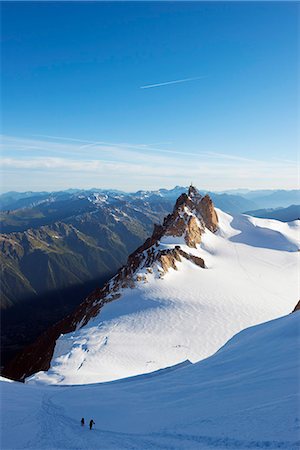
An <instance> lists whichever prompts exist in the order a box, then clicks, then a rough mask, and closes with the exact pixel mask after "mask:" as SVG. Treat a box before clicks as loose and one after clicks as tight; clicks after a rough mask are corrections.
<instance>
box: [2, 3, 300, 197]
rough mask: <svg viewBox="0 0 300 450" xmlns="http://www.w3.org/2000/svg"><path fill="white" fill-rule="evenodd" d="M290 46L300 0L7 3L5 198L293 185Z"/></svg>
mask: <svg viewBox="0 0 300 450" xmlns="http://www.w3.org/2000/svg"><path fill="white" fill-rule="evenodd" d="M297 41H299V4H297V3H289V2H282V3H281V2H276V3H271V2H260V3H255V2H241V3H239V2H222V3H217V2H208V3H206V2H199V3H197V2H191V3H189V2H182V3H181V2H176V3H171V2H168V3H160V2H155V3H151V2H149V3H142V2H141V3H136V2H133V3H126V2H121V3H109V2H108V3H100V2H99V3H97V2H86V3H81V2H80V3H78V2H77V3H70V2H57V3H54V2H49V3H37V2H32V3H27V2H19V3H18V2H8V3H2V116H3V117H2V134H3V137H2V163H3V167H4V171H5V174H4V175H3V177H2V188H1V189H2V191H7V190H19V191H23V190H44V189H45V190H58V189H64V188H70V187H79V188H90V187H99V188H101V187H103V188H109V187H112V188H119V189H123V190H127V191H131V190H137V189H155V188H160V187H172V186H174V185H187V184H188V183H190V182H191V181H192V182H193V183H194V184H195V185H197V186H198V187H199V188H206V189H211V190H222V189H230V188H239V187H243V188H252V189H256V188H287V189H291V188H296V187H297V178H296V175H297V172H296V163H297V139H298V136H297V119H299V117H298V118H297V109H298V108H299V97H298V98H297V95H298V93H297V77H298V76H299V72H298V70H299V67H298V66H299V58H298V54H297V53H298V51H299V48H297ZM175 81H176V82H175ZM169 82H172V83H169Z"/></svg>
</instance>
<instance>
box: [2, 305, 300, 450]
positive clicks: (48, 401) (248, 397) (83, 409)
mask: <svg viewBox="0 0 300 450" xmlns="http://www.w3.org/2000/svg"><path fill="white" fill-rule="evenodd" d="M256 303H258V300H257V299H256ZM299 327H300V312H296V313H293V314H290V315H288V316H286V317H283V318H280V319H277V320H274V321H271V322H268V323H264V324H261V325H259V326H255V327H252V328H249V329H246V330H244V331H242V332H241V333H239V334H238V335H236V336H235V337H234V338H233V339H231V340H230V341H229V342H228V343H227V344H226V345H225V346H224V347H223V348H221V349H220V350H219V351H218V352H217V353H216V354H215V355H214V356H211V357H210V358H208V359H206V360H204V361H200V362H199V363H196V364H193V365H190V364H188V363H186V364H183V365H181V366H177V367H174V368H173V370H165V371H161V372H159V373H156V374H155V373H154V374H148V375H141V376H138V377H133V378H130V379H124V380H119V381H114V382H108V383H102V384H89V385H84V386H78V385H77V386H64V387H63V386H44V385H30V384H21V383H16V382H14V383H6V382H5V381H1V383H0V384H1V405H2V408H3V410H2V418H1V425H2V430H1V439H2V442H1V448H2V449H3V450H12V449H45V448H47V449H72V450H75V449H90V450H93V449H104V450H110V449H115V450H122V449H136V450H144V449H145V450H146V449H147V450H148V449H166V450H167V449H168V450H171V449H173V450H174V449H175V450H176V449H201V450H206V449H207V450H208V449H219V450H222V449H241V450H246V449H286V450H296V449H299V447H300V406H299V405H300V399H299V373H300V363H299V344H300V332H299V331H300V330H299ZM200 344H201V342H198V345H200ZM2 380H3V379H2ZM81 417H85V420H86V423H87V422H88V421H89V420H90V419H91V418H93V419H94V421H95V422H96V425H95V428H94V429H93V430H91V431H90V430H89V429H88V427H87V425H86V426H85V427H81V426H80V419H81Z"/></svg>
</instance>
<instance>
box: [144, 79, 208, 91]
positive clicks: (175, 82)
mask: <svg viewBox="0 0 300 450" xmlns="http://www.w3.org/2000/svg"><path fill="white" fill-rule="evenodd" d="M202 78H206V77H205V76H202V77H193V78H183V79H181V80H173V81H165V82H163V83H156V84H146V85H145V86H140V89H152V88H156V87H160V86H167V85H169V84H177V83H186V82H187V81H195V80H201V79H202Z"/></svg>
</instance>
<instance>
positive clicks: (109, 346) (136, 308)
mask: <svg viewBox="0 0 300 450" xmlns="http://www.w3.org/2000/svg"><path fill="white" fill-rule="evenodd" d="M298 233H299V221H295V222H291V223H282V222H278V221H271V220H265V219H258V218H253V217H250V216H242V215H239V216H235V217H232V216H230V215H228V214H226V213H224V212H222V211H221V210H219V209H216V208H215V207H214V205H213V202H212V200H211V198H210V197H209V196H208V195H206V196H202V195H201V194H200V193H199V192H198V191H197V190H196V189H195V188H194V187H192V186H191V187H190V188H189V191H188V194H186V193H183V194H181V195H180V196H179V198H178V199H177V201H176V203H175V206H174V209H173V211H172V213H171V214H169V215H168V216H166V218H165V219H164V221H163V223H162V224H161V225H157V226H156V227H155V228H154V231H153V234H152V236H151V237H150V238H148V239H147V240H146V241H145V242H144V244H143V245H142V246H140V247H139V248H138V249H137V250H136V251H135V252H133V253H132V254H131V255H130V256H129V258H128V261H127V264H125V265H124V266H123V267H122V268H121V269H120V270H119V271H118V273H117V275H115V276H114V277H113V278H111V280H109V281H108V282H107V283H106V284H105V285H104V287H103V288H102V289H96V290H95V291H94V292H93V293H92V294H90V295H89V296H88V297H87V298H86V300H85V301H84V302H83V303H82V304H81V305H80V306H79V307H78V308H77V310H75V312H74V313H73V314H71V315H70V316H69V317H67V318H66V319H64V320H63V321H62V322H60V323H58V324H57V325H55V326H54V327H52V328H51V329H50V330H48V331H47V332H46V333H45V334H44V335H42V336H41V337H40V338H39V339H38V340H37V341H36V343H35V344H33V346H31V347H29V348H28V349H26V350H25V351H24V353H23V354H22V355H21V356H20V357H18V358H17V359H16V360H15V361H13V362H12V363H11V364H9V365H8V366H7V368H6V372H5V373H6V374H7V375H9V376H11V377H15V378H22V376H23V377H24V376H28V375H30V374H32V373H36V372H38V373H36V374H35V375H34V376H33V377H32V378H31V380H34V381H35V382H39V383H41V382H43V383H44V382H46V383H55V384H57V383H62V384H82V383H95V382H99V381H101V382H103V381H110V380H114V379H119V378H124V377H128V376H133V375H138V374H141V373H147V372H151V371H155V370H159V369H162V368H164V367H167V366H171V365H174V364H178V363H181V362H183V361H185V360H187V359H188V360H190V361H192V362H196V361H198V360H200V359H203V358H206V357H208V356H210V355H212V354H213V353H214V352H215V351H216V350H217V349H218V348H220V346H222V345H223V344H224V343H225V342H226V341H227V340H228V339H230V338H231V337H232V336H233V335H234V334H235V333H237V332H239V331H240V330H242V329H243V328H245V327H247V326H251V325H255V324H257V323H260V322H263V321H267V320H271V319H274V318H276V317H279V316H282V315H284V314H287V313H288V312H290V311H291V310H292V309H293V308H294V306H295V304H296V302H297V296H298V290H297V283H296V281H297V262H296V261H297V259H296V258H297V256H298V244H297V234H298ZM216 280H217V282H216ZM199 343H201V345H199ZM40 370H43V371H42V372H39V371H40Z"/></svg>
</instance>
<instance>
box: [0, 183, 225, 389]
mask: <svg viewBox="0 0 300 450" xmlns="http://www.w3.org/2000/svg"><path fill="white" fill-rule="evenodd" d="M217 227H218V217H217V214H216V211H215V209H214V206H213V203H212V201H211V199H210V197H209V196H205V197H202V196H201V195H200V194H199V193H198V191H197V190H196V188H194V187H193V186H190V188H189V191H188V194H185V193H184V194H182V195H180V197H179V198H178V199H177V201H176V204H175V207H174V209H173V212H172V213H171V214H169V215H168V216H167V217H166V218H165V219H164V221H163V224H162V225H156V226H155V227H154V230H153V234H152V236H151V237H150V238H148V239H147V240H146V241H145V243H144V244H143V245H142V246H140V247H139V248H138V249H137V250H136V251H135V252H133V253H132V254H131V255H130V256H129V258H128V261H127V264H126V265H125V266H124V267H122V268H121V269H120V270H119V271H118V273H117V274H116V275H115V276H114V277H113V278H112V279H111V280H110V281H109V282H107V283H106V284H105V285H104V287H103V288H102V289H96V290H95V291H94V292H93V293H92V294H91V295H89V296H88V297H87V298H86V299H85V300H84V302H83V303H81V304H80V305H79V307H78V308H77V309H76V310H75V312H74V313H73V314H71V315H70V316H68V317H66V318H65V319H64V320H62V321H61V322H59V323H57V324H56V325H54V326H53V327H51V328H50V329H49V330H48V331H47V332H46V333H44V334H43V335H42V336H40V338H39V339H38V340H37V341H36V342H35V343H34V344H33V345H31V346H29V347H28V348H27V349H25V351H24V352H23V353H22V354H21V356H19V357H17V358H15V359H14V360H13V361H12V362H11V363H10V364H9V365H8V366H7V367H6V368H5V370H4V372H3V374H4V375H5V376H7V377H8V378H13V379H18V380H23V379H24V378H25V377H27V376H29V375H31V374H33V373H35V372H38V371H40V370H48V369H49V367H50V362H51V358H52V355H53V351H54V347H55V342H56V340H57V339H58V338H59V336H60V335H61V334H66V333H69V332H71V331H74V330H75V329H78V328H80V327H82V326H84V325H86V324H87V323H88V322H89V320H90V319H91V318H93V317H95V316H97V315H98V314H99V312H100V310H101V308H102V307H103V305H104V304H106V303H108V302H111V301H113V300H115V299H117V298H119V297H120V296H121V291H122V289H124V288H134V287H135V286H136V283H141V282H147V277H148V276H157V277H159V278H161V277H163V276H164V275H165V274H166V273H167V272H168V271H169V270H170V269H174V270H177V268H178V263H180V262H181V261H182V260H183V259H186V260H189V261H190V262H192V263H193V264H196V265H197V266H199V267H201V268H205V262H204V260H203V259H202V258H200V257H198V256H195V255H194V254H193V253H190V252H189V251H187V250H186V247H184V248H181V245H176V246H174V247H171V248H163V247H162V246H161V245H160V241H162V239H163V238H164V237H167V236H175V237H179V238H181V237H182V238H183V240H184V241H183V242H185V244H186V246H187V247H190V248H196V246H197V244H199V243H200V242H201V236H202V233H204V232H205V230H206V229H208V230H210V231H211V232H215V231H216V230H217Z"/></svg>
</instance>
